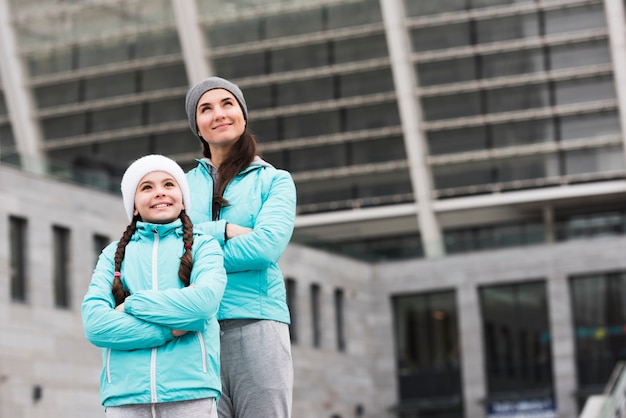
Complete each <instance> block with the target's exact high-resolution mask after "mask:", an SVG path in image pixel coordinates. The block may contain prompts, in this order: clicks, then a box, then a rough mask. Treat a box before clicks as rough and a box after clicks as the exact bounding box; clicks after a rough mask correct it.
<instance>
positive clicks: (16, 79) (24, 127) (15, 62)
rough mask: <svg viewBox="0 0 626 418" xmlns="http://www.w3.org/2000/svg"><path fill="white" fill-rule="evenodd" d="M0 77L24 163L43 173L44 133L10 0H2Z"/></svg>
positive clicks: (0, 14) (23, 164)
mask: <svg viewBox="0 0 626 418" xmlns="http://www.w3.org/2000/svg"><path fill="white" fill-rule="evenodd" d="M0 81H1V82H2V88H3V90H4V100H5V101H6V104H7V108H8V111H9V121H10V123H11V129H12V131H13V136H14V138H15V148H16V149H17V152H18V154H19V157H20V163H21V166H22V168H24V169H25V170H27V171H31V172H35V173H43V172H44V167H45V164H44V155H45V154H44V152H43V149H42V145H41V144H42V141H43V140H42V138H43V135H42V133H41V128H40V126H39V120H38V119H37V114H36V113H37V112H36V111H35V103H34V99H33V97H32V93H31V90H30V88H29V86H28V85H27V77H26V73H25V71H24V68H23V67H22V60H21V58H20V55H19V53H18V48H17V40H16V36H15V28H14V27H13V24H12V22H11V12H10V9H9V0H0Z"/></svg>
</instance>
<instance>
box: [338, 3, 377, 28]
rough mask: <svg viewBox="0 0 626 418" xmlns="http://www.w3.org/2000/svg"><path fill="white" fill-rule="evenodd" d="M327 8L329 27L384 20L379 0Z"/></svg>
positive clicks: (344, 26) (357, 24)
mask: <svg viewBox="0 0 626 418" xmlns="http://www.w3.org/2000/svg"><path fill="white" fill-rule="evenodd" d="M327 10H328V28H329V29H342V28H347V27H350V26H359V25H366V24H369V23H377V22H380V21H381V20H382V16H381V12H380V3H379V0H363V1H358V2H351V3H347V4H339V5H336V6H329V7H328V9H327Z"/></svg>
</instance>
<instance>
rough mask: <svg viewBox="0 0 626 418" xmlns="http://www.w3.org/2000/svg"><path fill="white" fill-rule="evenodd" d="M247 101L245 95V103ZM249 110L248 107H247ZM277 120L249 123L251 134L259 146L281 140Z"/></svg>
mask: <svg viewBox="0 0 626 418" xmlns="http://www.w3.org/2000/svg"><path fill="white" fill-rule="evenodd" d="M247 100H248V95H247V94H246V101H247ZM248 109H250V106H248ZM279 120H280V119H278V118H271V119H255V120H251V121H250V122H249V128H250V130H251V131H252V132H254V133H255V134H256V135H257V140H258V143H259V144H262V143H264V142H274V141H279V140H281V139H282V138H281V137H280V136H279V131H278V129H279Z"/></svg>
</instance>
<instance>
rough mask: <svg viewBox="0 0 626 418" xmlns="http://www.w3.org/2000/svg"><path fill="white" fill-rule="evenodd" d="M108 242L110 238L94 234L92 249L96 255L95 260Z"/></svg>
mask: <svg viewBox="0 0 626 418" xmlns="http://www.w3.org/2000/svg"><path fill="white" fill-rule="evenodd" d="M110 242H111V239H110V238H109V237H107V236H104V235H100V234H94V236H93V251H94V254H95V256H96V260H98V257H100V253H101V252H102V250H104V248H105V247H106V246H107V245H109V243H110Z"/></svg>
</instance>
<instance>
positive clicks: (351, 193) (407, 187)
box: [297, 170, 412, 205]
mask: <svg viewBox="0 0 626 418" xmlns="http://www.w3.org/2000/svg"><path fill="white" fill-rule="evenodd" d="M297 192H298V204H299V205H306V204H311V203H329V202H336V201H337V202H341V201H347V200H351V199H356V198H359V197H360V198H368V197H385V196H387V197H388V196H394V195H402V194H406V193H411V192H412V187H411V182H410V178H409V173H408V172H407V171H404V170H403V171H398V172H391V173H377V174H367V175H354V176H350V177H342V178H334V179H332V181H328V180H315V181H306V182H300V183H298V188H297Z"/></svg>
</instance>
